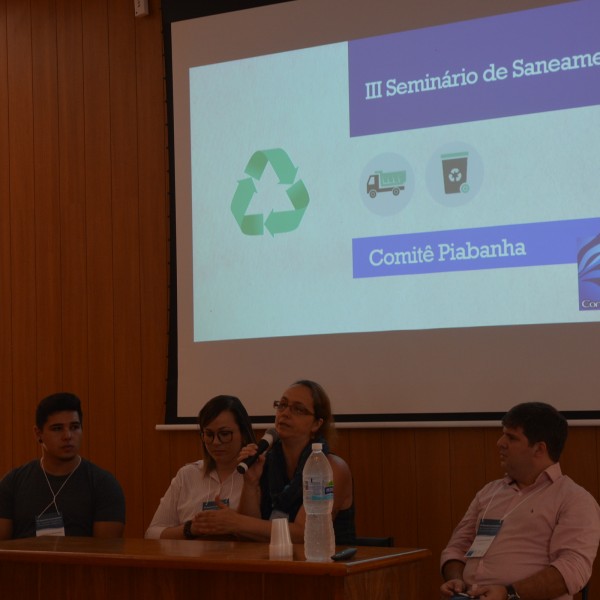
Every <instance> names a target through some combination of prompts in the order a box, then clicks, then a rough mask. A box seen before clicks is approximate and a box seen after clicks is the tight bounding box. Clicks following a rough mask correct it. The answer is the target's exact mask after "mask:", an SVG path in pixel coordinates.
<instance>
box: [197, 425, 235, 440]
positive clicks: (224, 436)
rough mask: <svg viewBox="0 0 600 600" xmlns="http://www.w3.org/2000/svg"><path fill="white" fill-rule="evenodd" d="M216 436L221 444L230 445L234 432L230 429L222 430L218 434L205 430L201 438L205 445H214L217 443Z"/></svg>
mask: <svg viewBox="0 0 600 600" xmlns="http://www.w3.org/2000/svg"><path fill="white" fill-rule="evenodd" d="M215 436H217V439H218V440H219V441H220V442H221V444H229V442H230V441H231V440H232V439H233V431H231V430H229V429H220V430H219V431H217V432H216V433H215V432H214V431H210V430H208V429H204V430H202V431H201V432H200V437H201V438H202V439H203V440H204V443H205V444H212V443H213V442H214V441H215Z"/></svg>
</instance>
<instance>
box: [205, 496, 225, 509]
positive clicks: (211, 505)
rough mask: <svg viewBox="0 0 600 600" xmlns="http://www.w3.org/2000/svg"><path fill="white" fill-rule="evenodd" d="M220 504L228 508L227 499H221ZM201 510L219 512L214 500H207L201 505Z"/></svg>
mask: <svg viewBox="0 0 600 600" xmlns="http://www.w3.org/2000/svg"><path fill="white" fill-rule="evenodd" d="M221 502H222V503H223V504H226V505H227V506H229V498H221ZM202 510H219V506H218V505H217V503H216V502H215V501H214V500H208V501H207V502H203V503H202Z"/></svg>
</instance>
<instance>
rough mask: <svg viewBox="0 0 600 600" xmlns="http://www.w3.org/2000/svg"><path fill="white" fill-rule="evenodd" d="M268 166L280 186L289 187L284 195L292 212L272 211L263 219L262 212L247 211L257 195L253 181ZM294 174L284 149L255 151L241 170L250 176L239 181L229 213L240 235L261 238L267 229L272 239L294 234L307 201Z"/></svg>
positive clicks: (292, 165) (257, 178) (292, 164)
mask: <svg viewBox="0 0 600 600" xmlns="http://www.w3.org/2000/svg"><path fill="white" fill-rule="evenodd" d="M267 164H270V165H271V167H272V169H273V171H274V172H275V175H277V177H278V178H279V184H280V185H288V186H289V187H288V188H287V190H286V194H287V196H288V198H289V199H290V202H291V203H292V207H293V208H292V209H291V210H279V211H274V210H271V212H270V213H269V215H268V216H267V218H266V219H265V218H264V216H263V215H262V214H261V213H258V214H250V215H248V214H246V211H247V210H248V207H249V206H250V202H251V201H252V198H253V196H254V194H256V192H257V190H256V186H255V184H254V181H255V180H256V181H259V180H260V178H261V177H262V174H263V173H264V171H265V167H266V166H267ZM297 171H298V167H295V166H294V163H293V162H292V161H291V159H290V157H289V156H288V155H287V153H286V152H285V150H282V149H281V148H273V149H271V150H258V151H256V152H255V153H254V154H253V155H252V156H251V157H250V160H249V161H248V165H247V166H246V169H245V170H244V173H246V175H249V177H246V178H245V179H240V180H239V181H238V186H237V189H236V190H235V194H234V195H233V199H232V200H231V212H232V213H233V216H234V217H235V220H236V221H237V223H238V225H239V226H240V229H241V230H242V233H244V234H246V235H263V233H264V229H266V230H267V231H268V232H269V233H270V234H271V235H272V236H274V235H275V234H276V233H287V232H288V231H294V229H296V228H297V227H298V225H300V221H302V217H303V216H304V211H305V210H306V207H307V206H308V203H309V201H310V198H309V197H308V191H307V189H306V186H305V185H304V183H303V181H302V180H301V179H299V180H298V181H294V180H295V179H296V173H297Z"/></svg>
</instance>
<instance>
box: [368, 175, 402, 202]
mask: <svg viewBox="0 0 600 600" xmlns="http://www.w3.org/2000/svg"><path fill="white" fill-rule="evenodd" d="M405 183H406V171H389V172H387V173H384V172H383V171H375V173H372V174H371V175H369V179H368V180H367V194H369V196H371V198H375V196H377V194H378V193H380V192H392V194H394V196H397V195H398V194H399V193H400V191H401V190H403V189H404V187H405V185H404V184H405Z"/></svg>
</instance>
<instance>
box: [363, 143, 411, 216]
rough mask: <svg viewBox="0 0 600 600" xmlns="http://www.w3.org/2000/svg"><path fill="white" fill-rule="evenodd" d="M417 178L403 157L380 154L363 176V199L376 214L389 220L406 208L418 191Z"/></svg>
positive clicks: (370, 163) (366, 167) (366, 168)
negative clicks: (414, 192) (416, 190)
mask: <svg viewBox="0 0 600 600" xmlns="http://www.w3.org/2000/svg"><path fill="white" fill-rule="evenodd" d="M414 181H415V178H414V175H413V170H412V167H411V166H410V164H409V163H408V161H407V160H406V159H405V158H404V157H402V156H400V155H399V154H394V153H391V152H390V153H387V154H380V155H379V156H376V157H375V158H374V159H373V160H371V161H370V162H369V163H368V164H367V165H366V166H365V168H364V169H363V170H362V173H361V174H360V181H359V186H360V197H361V199H362V201H363V204H364V205H365V206H366V207H367V209H368V210H370V211H371V212H372V213H375V214H376V215H381V216H382V217H387V216H390V215H395V214H397V213H399V212H400V211H401V210H403V209H404V208H406V206H407V205H408V203H409V202H410V199H411V198H412V195H413V191H414V187H415V184H414Z"/></svg>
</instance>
